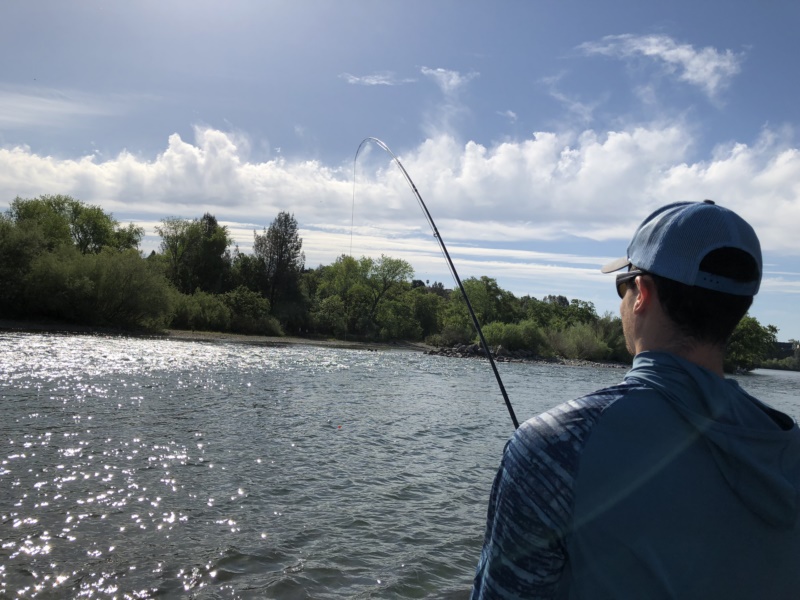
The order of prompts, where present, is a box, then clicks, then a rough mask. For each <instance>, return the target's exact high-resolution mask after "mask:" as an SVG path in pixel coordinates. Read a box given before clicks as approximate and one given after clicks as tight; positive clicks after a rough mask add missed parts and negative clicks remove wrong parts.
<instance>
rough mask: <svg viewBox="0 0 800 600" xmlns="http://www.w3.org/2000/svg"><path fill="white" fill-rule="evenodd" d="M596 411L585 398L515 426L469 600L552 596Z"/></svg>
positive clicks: (561, 572)
mask: <svg viewBox="0 0 800 600" xmlns="http://www.w3.org/2000/svg"><path fill="white" fill-rule="evenodd" d="M602 404H603V405H604V404H606V403H605V402H603V403H602ZM601 410H602V407H601V406H598V405H596V404H592V403H591V401H590V398H588V397H587V398H581V399H578V400H574V401H571V402H568V403H566V404H562V405H561V406H558V407H556V408H554V409H552V410H551V411H548V412H546V413H543V414H541V415H539V416H537V417H534V418H533V419H530V420H528V421H526V422H525V423H523V424H522V425H521V426H520V428H519V429H518V430H517V431H516V433H515V434H514V436H513V437H512V438H511V440H510V441H509V442H508V444H507V445H506V448H505V450H504V452H503V459H502V462H501V464H500V468H499V470H498V472H497V476H496V477H495V480H494V484H493V485H492V492H491V496H490V499H489V511H488V515H487V521H486V535H485V538H484V543H483V550H482V552H481V557H480V560H479V562H478V568H477V572H476V574H475V580H474V582H473V588H472V599H473V600H488V599H495V598H509V599H510V598H541V599H548V598H557V597H560V594H561V593H562V592H563V590H564V582H563V581H562V579H563V578H564V576H565V573H566V572H567V570H568V557H567V550H566V544H567V535H568V533H569V529H570V526H571V520H572V509H573V488H574V481H575V475H576V473H577V469H578V463H579V459H580V453H581V449H582V448H583V445H584V442H585V440H586V438H587V437H588V433H589V431H590V429H591V427H592V425H593V424H594V422H596V420H597V417H598V416H599V413H600V412H601Z"/></svg>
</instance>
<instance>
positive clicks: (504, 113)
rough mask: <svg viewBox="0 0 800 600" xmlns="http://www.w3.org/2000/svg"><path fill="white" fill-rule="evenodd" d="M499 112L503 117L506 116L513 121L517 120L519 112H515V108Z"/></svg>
mask: <svg viewBox="0 0 800 600" xmlns="http://www.w3.org/2000/svg"><path fill="white" fill-rule="evenodd" d="M497 114H498V115H500V116H501V117H505V118H506V119H508V120H509V121H511V122H512V123H516V122H517V113H515V112H514V111H513V110H498V111H497Z"/></svg>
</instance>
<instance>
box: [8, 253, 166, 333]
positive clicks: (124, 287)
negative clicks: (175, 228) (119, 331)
mask: <svg viewBox="0 0 800 600" xmlns="http://www.w3.org/2000/svg"><path fill="white" fill-rule="evenodd" d="M23 289H24V296H25V298H26V301H27V311H28V316H44V317H49V318H52V319H56V320H62V321H68V322H72V323H81V324H87V325H104V326H117V327H126V328H140V327H141V328H148V329H152V328H159V327H163V326H165V325H166V322H167V315H168V314H169V311H170V307H171V302H170V300H171V294H170V290H169V286H168V284H167V282H166V280H164V278H163V276H162V275H160V274H159V273H157V272H155V271H154V270H153V269H151V268H150V267H149V265H148V264H147V262H146V261H144V260H142V258H141V257H140V256H139V253H138V252H137V251H135V250H125V251H119V250H114V249H111V248H105V249H104V250H103V251H102V252H100V253H99V254H81V253H80V252H79V251H78V250H77V249H76V248H74V247H72V246H60V247H58V248H56V249H55V250H54V251H53V252H45V253H42V254H40V255H39V256H37V257H36V258H35V259H34V260H33V261H32V262H31V268H30V271H29V272H28V273H27V274H26V276H25V279H24V282H23Z"/></svg>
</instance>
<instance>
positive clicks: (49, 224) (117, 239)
mask: <svg viewBox="0 0 800 600" xmlns="http://www.w3.org/2000/svg"><path fill="white" fill-rule="evenodd" d="M8 215H9V218H10V219H11V220H12V221H14V222H15V223H17V224H21V223H23V222H29V223H36V224H37V225H38V226H39V228H40V230H41V232H42V234H43V236H44V239H45V240H46V241H47V249H48V250H53V249H54V248H56V247H57V246H60V245H62V244H69V243H72V244H73V245H74V246H75V247H76V248H77V249H78V251H79V252H81V253H82V254H97V253H99V252H100V251H102V249H103V248H112V249H115V250H128V249H133V248H138V246H139V242H140V241H141V239H142V237H143V236H144V229H142V228H141V227H137V226H135V225H134V224H133V223H130V224H128V225H127V226H126V227H121V226H120V224H119V222H118V221H117V220H116V219H114V217H113V216H112V215H111V214H109V213H106V212H105V211H103V209H101V208H100V207H99V206H91V205H87V204H84V203H83V202H80V201H79V200H75V199H74V198H72V197H70V196H62V195H56V196H49V195H45V196H40V197H39V198H34V199H23V198H19V197H18V198H15V199H14V201H13V202H12V203H11V206H10V208H9V211H8Z"/></svg>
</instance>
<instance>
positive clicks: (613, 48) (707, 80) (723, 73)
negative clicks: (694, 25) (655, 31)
mask: <svg viewBox="0 0 800 600" xmlns="http://www.w3.org/2000/svg"><path fill="white" fill-rule="evenodd" d="M579 49H581V50H583V51H584V52H586V53H587V54H601V55H605V56H612V57H618V58H631V57H635V56H644V57H647V58H651V59H653V60H656V61H658V62H660V63H661V64H662V65H664V66H665V67H666V68H667V70H668V71H669V72H670V73H674V74H675V75H676V76H677V77H678V79H679V80H680V81H684V82H686V83H689V84H691V85H694V86H697V87H699V88H700V89H702V90H703V91H704V92H705V93H706V94H707V95H708V97H709V98H711V99H715V98H717V97H718V95H719V94H720V92H722V91H723V90H724V89H725V88H726V87H727V86H728V85H729V84H730V81H731V79H732V78H733V77H734V76H735V75H737V74H738V73H739V72H740V70H741V63H742V60H743V57H744V55H743V54H736V53H734V52H732V51H731V50H724V51H720V50H717V49H716V48H711V47H706V48H700V49H696V48H694V46H692V45H690V44H679V43H678V42H676V41H675V40H674V39H672V38H671V37H669V36H666V35H642V36H637V35H632V34H624V35H609V36H606V37H604V38H603V39H602V40H601V41H599V42H587V43H585V44H581V45H580V46H579Z"/></svg>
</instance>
